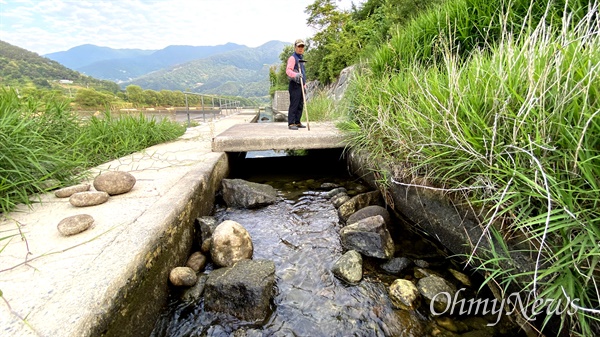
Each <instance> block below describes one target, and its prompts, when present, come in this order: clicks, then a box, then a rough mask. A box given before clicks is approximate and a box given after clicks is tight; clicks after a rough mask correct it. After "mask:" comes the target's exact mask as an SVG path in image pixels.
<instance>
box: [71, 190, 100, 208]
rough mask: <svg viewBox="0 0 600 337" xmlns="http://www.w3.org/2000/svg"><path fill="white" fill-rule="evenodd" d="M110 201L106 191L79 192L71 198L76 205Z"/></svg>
mask: <svg viewBox="0 0 600 337" xmlns="http://www.w3.org/2000/svg"><path fill="white" fill-rule="evenodd" d="M106 201H108V193H106V192H77V193H75V194H73V195H71V197H70V198H69V202H70V203H71V205H73V206H76V207H85V206H96V205H100V204H103V203H105V202H106Z"/></svg>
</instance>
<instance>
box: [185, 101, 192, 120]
mask: <svg viewBox="0 0 600 337" xmlns="http://www.w3.org/2000/svg"><path fill="white" fill-rule="evenodd" d="M185 110H186V111H187V119H188V125H187V126H188V128H189V127H190V124H191V122H190V106H189V105H188V99H187V94H185Z"/></svg>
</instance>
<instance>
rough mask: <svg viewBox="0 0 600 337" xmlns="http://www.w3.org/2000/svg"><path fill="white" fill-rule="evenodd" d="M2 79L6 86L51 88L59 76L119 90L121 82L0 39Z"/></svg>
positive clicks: (109, 89) (102, 88) (108, 89)
mask: <svg viewBox="0 0 600 337" xmlns="http://www.w3.org/2000/svg"><path fill="white" fill-rule="evenodd" d="M0 79H1V82H2V84H3V85H4V86H8V85H10V86H14V87H25V86H33V87H35V88H38V89H44V88H45V89H50V88H54V87H56V86H57V82H58V81H60V80H70V81H73V84H75V85H80V86H84V87H90V88H95V89H98V90H103V91H109V92H112V93H116V92H117V91H118V90H119V86H118V85H117V84H116V83H114V82H110V81H102V80H97V79H94V78H92V77H89V76H85V75H82V74H80V73H78V72H76V71H73V70H71V69H68V68H66V67H64V66H62V65H60V64H59V63H58V62H56V61H52V60H50V59H47V58H44V57H41V56H39V55H38V54H36V53H32V52H30V51H27V50H25V49H22V48H19V47H15V46H13V45H11V44H8V43H6V42H4V41H0Z"/></svg>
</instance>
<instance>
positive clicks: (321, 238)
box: [152, 153, 449, 337]
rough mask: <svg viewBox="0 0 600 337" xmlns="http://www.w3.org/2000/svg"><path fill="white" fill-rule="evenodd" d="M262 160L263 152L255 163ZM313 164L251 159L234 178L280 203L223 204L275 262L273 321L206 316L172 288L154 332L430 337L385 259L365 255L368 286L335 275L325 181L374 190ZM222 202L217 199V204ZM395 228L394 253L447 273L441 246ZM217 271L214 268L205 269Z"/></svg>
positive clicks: (218, 214)
mask: <svg viewBox="0 0 600 337" xmlns="http://www.w3.org/2000/svg"><path fill="white" fill-rule="evenodd" d="M258 157H260V156H256V158H258ZM327 158H332V157H331V153H329V154H328V155H327V156H323V157H319V156H316V158H303V159H302V160H299V159H298V158H293V157H287V158H278V159H275V158H260V159H252V160H248V159H246V160H245V161H244V164H243V165H242V167H241V168H238V169H237V170H234V171H232V177H235V178H243V179H247V180H250V181H255V182H259V183H267V184H269V185H271V186H273V187H275V188H276V189H277V190H278V191H279V195H280V200H279V201H278V202H277V203H275V204H273V205H270V206H267V207H263V208H260V209H254V210H246V209H236V208H227V207H226V206H225V205H223V203H222V202H220V201H217V205H216V207H215V213H214V216H215V218H216V219H217V223H220V222H222V221H224V220H234V221H236V222H238V223H240V224H241V225H242V226H244V227H245V228H246V230H248V232H249V233H250V236H251V237H252V241H253V245H254V256H253V258H254V259H268V260H271V261H273V262H274V263H275V277H276V280H275V283H276V291H275V297H274V300H273V304H272V310H273V311H272V313H271V315H270V316H269V317H268V318H267V319H266V320H265V321H264V322H262V323H261V324H254V323H250V322H243V321H239V320H238V319H236V318H234V317H231V316H228V315H225V314H219V313H212V312H205V311H204V310H203V303H202V301H200V302H198V303H185V302H182V301H180V300H179V299H178V295H179V293H178V291H176V290H175V291H173V292H172V296H171V298H172V299H171V301H170V303H169V305H168V307H167V308H166V309H165V310H164V312H163V314H162V315H161V317H160V318H159V320H158V321H157V324H156V327H155V329H154V331H153V333H152V336H155V337H159V336H175V337H181V336H215V337H216V336H219V337H221V336H223V337H224V336H238V337H242V336H426V335H430V334H431V332H432V331H434V329H435V324H434V323H433V320H432V319H431V318H430V317H428V315H427V313H426V312H423V311H419V310H417V311H404V310H395V309H393V307H392V304H391V302H390V300H389V298H388V294H387V287H388V286H389V285H390V284H391V282H393V280H395V279H397V278H399V277H404V278H412V273H413V271H412V268H410V270H408V271H407V274H406V275H402V276H392V275H388V274H386V273H384V272H383V270H382V269H381V268H380V267H379V264H381V263H382V262H384V261H381V260H377V259H369V258H363V261H364V266H363V275H364V276H363V280H362V281H361V282H360V283H359V284H357V285H349V284H346V283H344V282H343V281H341V280H339V279H337V278H336V277H335V276H334V275H333V273H332V272H331V268H332V266H333V264H334V263H335V262H336V260H337V259H338V258H339V257H340V256H342V254H343V253H344V250H343V248H342V246H341V241H340V236H339V230H340V229H341V227H342V225H341V224H340V222H339V218H338V214H337V210H336V209H335V208H334V206H333V205H332V204H331V202H330V201H329V200H327V199H326V198H324V196H323V193H324V191H325V189H323V188H321V186H322V184H323V183H335V184H338V185H341V186H344V187H346V189H347V190H348V191H349V194H350V195H351V196H352V195H355V194H358V193H362V192H365V191H367V190H368V187H366V186H364V185H362V184H361V183H360V182H359V181H357V179H356V178H355V177H351V176H349V175H348V174H347V173H345V164H344V163H343V162H340V161H338V160H337V159H335V156H334V157H333V158H334V160H331V159H327ZM217 200H218V199H217ZM395 221H396V222H397V223H394V224H393V225H392V226H391V227H392V228H390V231H391V232H392V236H393V237H394V241H395V243H396V250H397V254H396V256H408V257H411V258H421V259H426V260H427V261H428V263H429V264H430V266H431V268H433V269H435V268H436V265H437V266H439V267H440V270H442V269H443V270H445V267H447V266H448V263H449V261H448V260H447V259H445V258H444V256H442V255H441V254H438V250H437V248H436V247H435V246H433V245H431V244H429V243H427V242H425V241H424V240H422V239H421V238H420V237H419V236H417V235H416V234H415V233H411V232H409V231H407V230H406V229H405V228H404V226H403V223H402V221H401V220H400V219H395ZM212 269H213V266H212V265H211V264H210V263H209V264H208V265H207V268H206V271H205V273H206V274H207V273H209V272H210V270H212Z"/></svg>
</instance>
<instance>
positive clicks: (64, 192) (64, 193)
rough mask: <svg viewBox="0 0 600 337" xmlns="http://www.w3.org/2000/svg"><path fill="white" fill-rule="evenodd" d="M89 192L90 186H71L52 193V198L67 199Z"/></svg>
mask: <svg viewBox="0 0 600 337" xmlns="http://www.w3.org/2000/svg"><path fill="white" fill-rule="evenodd" d="M89 190H90V184H79V185H73V186H69V187H65V188H61V189H59V190H56V191H54V196H55V197H57V198H68V197H70V196H72V195H73V194H75V193H78V192H85V191H89Z"/></svg>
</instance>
